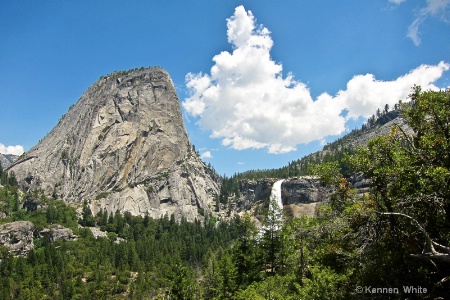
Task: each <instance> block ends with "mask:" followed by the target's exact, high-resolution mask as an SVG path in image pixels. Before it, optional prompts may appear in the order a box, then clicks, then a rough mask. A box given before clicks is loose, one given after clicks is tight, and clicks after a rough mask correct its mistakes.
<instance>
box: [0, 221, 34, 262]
mask: <svg viewBox="0 0 450 300" xmlns="http://www.w3.org/2000/svg"><path fill="white" fill-rule="evenodd" d="M33 234H34V225H33V223H31V222H28V221H17V222H12V223H7V224H2V225H0V245H2V246H5V247H6V248H7V249H8V250H9V251H10V252H12V253H13V254H16V255H27V254H28V252H29V251H30V250H32V249H33V247H34V245H33Z"/></svg>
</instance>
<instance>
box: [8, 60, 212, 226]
mask: <svg viewBox="0 0 450 300" xmlns="http://www.w3.org/2000/svg"><path fill="white" fill-rule="evenodd" d="M10 170H12V171H14V172H15V174H16V177H17V179H18V181H19V183H20V184H21V185H22V187H23V188H24V189H25V190H33V189H37V188H40V189H43V190H44V191H45V193H46V194H49V195H52V194H53V195H55V194H56V195H57V196H58V197H59V198H62V199H64V200H66V201H67V202H71V203H80V202H82V201H84V200H87V201H88V202H89V203H90V206H91V209H92V210H93V212H94V213H95V212H97V211H98V210H100V209H102V208H105V209H107V210H108V211H110V212H111V211H112V212H115V211H116V210H119V211H121V212H127V211H128V212H130V213H132V214H133V215H145V214H148V215H150V216H151V217H154V218H159V217H161V215H164V214H166V213H168V214H169V215H170V214H172V213H174V214H175V217H176V218H177V219H179V218H181V217H182V216H184V217H186V218H187V219H188V220H190V221H193V220H194V219H195V218H201V215H200V214H199V211H202V210H205V212H208V211H209V209H210V207H212V206H213V203H214V197H215V195H217V193H218V184H217V178H216V176H215V174H213V173H212V172H211V171H210V169H208V168H207V167H206V166H205V164H204V163H203V162H202V161H201V160H200V158H199V157H198V156H197V154H196V153H195V151H193V150H192V145H191V144H190V142H189V139H188V136H187V133H186V130H185V127H184V124H183V119H182V115H181V109H180V104H179V100H178V97H177V94H176V91H175V88H174V85H173V83H172V80H171V78H170V76H169V74H168V73H167V72H166V71H165V70H164V69H162V68H159V67H153V68H146V69H144V68H141V69H139V70H132V71H129V72H116V73H113V74H110V75H108V76H105V77H102V78H100V79H99V80H98V81H97V82H96V83H94V84H93V85H92V86H91V87H90V88H89V89H88V90H87V91H86V92H85V93H84V94H83V96H82V97H81V98H80V99H79V100H78V102H77V103H76V104H75V105H73V106H72V107H71V108H70V109H69V111H68V112H67V113H66V115H65V116H63V117H62V118H61V119H60V121H59V123H58V125H57V126H56V127H55V128H54V129H53V130H52V131H51V132H50V133H49V134H48V135H47V136H46V137H45V138H44V139H42V140H41V142H39V144H37V145H36V146H35V147H33V148H32V149H31V150H30V151H28V152H27V153H25V154H24V155H23V156H22V157H21V159H19V160H17V161H15V163H14V164H13V165H12V167H10Z"/></svg>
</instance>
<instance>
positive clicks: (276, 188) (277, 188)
mask: <svg viewBox="0 0 450 300" xmlns="http://www.w3.org/2000/svg"><path fill="white" fill-rule="evenodd" d="M283 181H284V179H281V180H278V181H276V182H275V183H274V184H273V187H272V191H271V192H270V199H271V200H273V199H275V200H276V202H277V203H278V207H279V208H280V209H283V201H282V200H281V184H282V183H283Z"/></svg>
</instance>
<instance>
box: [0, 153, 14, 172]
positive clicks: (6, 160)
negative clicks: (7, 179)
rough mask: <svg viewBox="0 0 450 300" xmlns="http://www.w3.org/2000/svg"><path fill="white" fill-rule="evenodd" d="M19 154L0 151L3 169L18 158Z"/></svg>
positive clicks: (0, 162) (0, 163)
mask: <svg viewBox="0 0 450 300" xmlns="http://www.w3.org/2000/svg"><path fill="white" fill-rule="evenodd" d="M17 157H18V156H17V155H13V154H2V153H0V165H1V166H2V168H3V169H6V168H8V167H9V166H10V165H12V164H13V163H14V161H15V160H16V159H17Z"/></svg>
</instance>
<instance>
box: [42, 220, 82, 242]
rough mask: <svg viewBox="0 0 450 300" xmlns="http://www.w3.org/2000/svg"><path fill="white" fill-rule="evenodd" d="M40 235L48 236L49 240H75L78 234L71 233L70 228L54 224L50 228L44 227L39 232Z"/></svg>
mask: <svg viewBox="0 0 450 300" xmlns="http://www.w3.org/2000/svg"><path fill="white" fill-rule="evenodd" d="M39 234H40V235H41V236H42V237H48V239H49V240H50V241H51V242H54V241H58V240H61V241H65V242H70V241H75V240H76V239H77V238H78V236H76V235H74V234H73V231H72V229H70V228H66V227H64V226H62V225H59V224H54V225H52V226H51V227H50V228H44V229H43V230H41V231H40V232H39Z"/></svg>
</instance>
